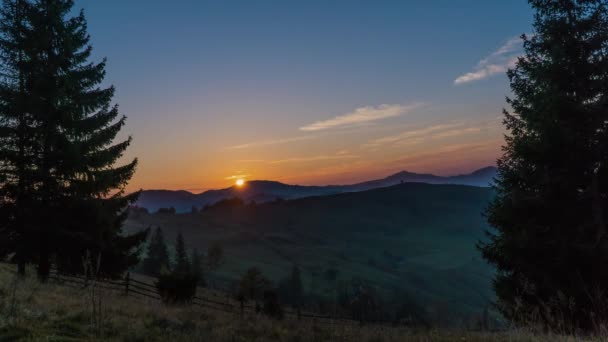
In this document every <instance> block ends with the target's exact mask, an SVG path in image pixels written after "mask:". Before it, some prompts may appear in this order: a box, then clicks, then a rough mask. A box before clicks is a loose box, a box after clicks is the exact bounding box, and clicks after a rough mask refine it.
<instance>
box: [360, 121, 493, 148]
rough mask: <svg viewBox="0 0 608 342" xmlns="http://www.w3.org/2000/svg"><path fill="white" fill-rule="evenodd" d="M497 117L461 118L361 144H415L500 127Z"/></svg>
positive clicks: (379, 145) (367, 146)
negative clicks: (476, 119)
mask: <svg viewBox="0 0 608 342" xmlns="http://www.w3.org/2000/svg"><path fill="white" fill-rule="evenodd" d="M498 119H500V118H493V119H488V120H481V121H467V120H461V121H454V122H451V123H446V124H440V125H433V126H427V127H423V128H418V129H412V130H408V131H405V132H402V133H399V134H395V135H390V136H387V137H382V138H378V139H374V140H371V141H369V142H368V143H366V144H363V145H362V147H364V148H371V149H376V148H379V147H381V146H386V145H392V146H399V147H403V146H411V145H417V144H420V143H423V142H425V141H430V140H437V139H445V138H451V137H457V136H462V135H467V134H475V133H480V132H482V131H484V130H486V129H491V128H498V127H500V121H499V120H498Z"/></svg>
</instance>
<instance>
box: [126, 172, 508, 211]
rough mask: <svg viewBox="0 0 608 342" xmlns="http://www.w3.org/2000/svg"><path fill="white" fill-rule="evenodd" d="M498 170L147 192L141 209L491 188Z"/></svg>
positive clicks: (255, 182) (261, 182)
mask: <svg viewBox="0 0 608 342" xmlns="http://www.w3.org/2000/svg"><path fill="white" fill-rule="evenodd" d="M496 170H497V169H496V167H494V166H488V167H484V168H481V169H478V170H475V171H473V172H471V173H469V174H464V175H457V176H449V177H442V176H436V175H433V174H424V173H414V172H410V171H406V170H404V171H400V172H397V173H395V174H393V175H390V176H388V177H386V178H382V179H376V180H371V181H367V182H363V183H357V184H351V185H327V186H306V185H291V184H285V183H281V182H277V181H272V180H251V181H248V182H246V183H245V185H244V186H243V187H237V186H231V187H229V188H225V189H218V190H208V191H205V192H203V193H200V194H192V193H190V192H188V191H183V190H177V191H169V190H146V191H143V192H142V194H141V196H140V199H139V200H138V202H137V205H138V206H140V207H144V208H147V209H148V210H150V211H153V212H154V211H157V210H158V209H159V208H168V207H174V208H175V209H176V210H177V212H189V211H190V210H191V209H192V207H197V208H202V207H204V206H206V205H211V204H214V203H217V202H219V201H221V200H224V199H229V198H235V197H238V198H241V199H242V200H243V201H245V202H251V201H256V202H258V203H260V202H267V201H274V200H276V199H277V198H282V199H286V200H289V199H296V198H302V197H312V196H326V195H334V194H339V193H345V192H359V191H365V190H370V189H375V188H384V187H388V186H392V185H396V184H399V183H402V182H403V183H412V182H413V183H429V184H460V185H471V186H482V187H487V186H489V185H490V183H491V182H492V179H493V178H494V176H495V175H496Z"/></svg>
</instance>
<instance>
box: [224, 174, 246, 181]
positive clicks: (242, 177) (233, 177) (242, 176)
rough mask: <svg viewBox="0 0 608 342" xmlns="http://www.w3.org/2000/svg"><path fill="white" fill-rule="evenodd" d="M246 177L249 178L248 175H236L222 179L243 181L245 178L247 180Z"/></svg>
mask: <svg viewBox="0 0 608 342" xmlns="http://www.w3.org/2000/svg"><path fill="white" fill-rule="evenodd" d="M248 177H251V175H249V174H237V175H232V176H228V177H226V178H224V179H226V180H233V179H245V178H248Z"/></svg>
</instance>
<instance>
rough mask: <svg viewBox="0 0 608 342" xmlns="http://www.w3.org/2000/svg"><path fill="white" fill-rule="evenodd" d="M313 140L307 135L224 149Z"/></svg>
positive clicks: (230, 148) (312, 137) (255, 142)
mask: <svg viewBox="0 0 608 342" xmlns="http://www.w3.org/2000/svg"><path fill="white" fill-rule="evenodd" d="M315 138H316V136H311V135H309V136H301V137H294V138H284V139H274V140H263V141H254V142H250V143H246V144H241V145H235V146H229V147H226V149H229V150H240V149H245V148H252V147H262V146H270V145H279V144H286V143H290V142H296V141H304V140H312V139H315Z"/></svg>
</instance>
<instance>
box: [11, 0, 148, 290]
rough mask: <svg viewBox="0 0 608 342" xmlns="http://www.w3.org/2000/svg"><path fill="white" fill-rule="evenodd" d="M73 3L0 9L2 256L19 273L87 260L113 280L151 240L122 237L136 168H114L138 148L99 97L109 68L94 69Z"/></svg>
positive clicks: (25, 1)
mask: <svg viewBox="0 0 608 342" xmlns="http://www.w3.org/2000/svg"><path fill="white" fill-rule="evenodd" d="M72 7H73V1H72V0H4V1H3V3H2V8H1V9H0V16H1V20H0V254H2V255H3V256H7V255H12V257H13V260H14V261H15V262H16V263H17V264H18V272H19V273H20V274H24V273H25V264H26V263H35V264H36V265H37V271H38V274H39V276H40V277H41V278H43V279H44V278H46V277H47V276H48V274H49V270H50V267H51V262H52V261H53V260H54V261H55V262H56V264H57V267H59V268H60V269H61V270H62V271H64V272H82V261H81V258H82V256H83V255H85V253H86V251H89V252H90V254H91V255H92V256H94V257H95V258H100V259H101V269H100V272H101V273H102V274H103V275H105V276H116V275H119V274H121V273H122V272H123V271H124V270H126V269H127V268H128V267H129V266H132V265H134V264H136V263H137V262H138V252H139V249H138V247H139V246H140V245H141V243H142V242H143V241H144V240H145V239H146V235H147V232H146V231H144V232H141V233H138V234H134V235H126V234H124V233H123V232H122V230H121V229H122V228H121V227H122V224H123V221H124V220H125V219H126V217H127V208H128V206H129V204H130V203H133V202H134V201H135V200H136V198H137V195H138V194H137V193H133V194H125V191H124V189H125V186H126V184H127V182H128V181H129V180H130V178H131V177H132V175H133V173H134V171H135V167H136V165H137V160H132V161H131V162H129V163H127V164H125V165H121V166H115V164H116V162H117V161H118V160H119V159H120V158H121V156H122V155H123V153H124V152H125V151H126V149H127V148H128V146H129V145H130V143H131V138H128V139H126V140H124V141H119V142H115V141H114V140H115V138H116V136H117V134H118V133H119V131H120V130H121V128H122V127H123V126H124V124H125V119H126V118H125V117H124V116H121V115H120V113H119V111H118V107H117V106H116V105H113V104H112V97H113V95H114V88H113V87H111V86H110V87H101V86H100V84H101V83H102V81H103V79H104V76H105V66H106V62H105V60H103V61H101V62H99V63H96V62H92V61H91V60H90V56H91V51H92V47H91V46H90V45H89V35H88V34H87V24H86V20H85V17H84V14H83V13H82V12H80V13H77V14H76V15H72V13H73V9H72Z"/></svg>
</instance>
